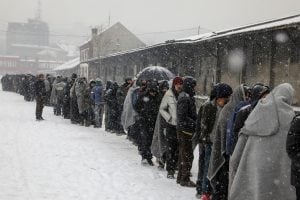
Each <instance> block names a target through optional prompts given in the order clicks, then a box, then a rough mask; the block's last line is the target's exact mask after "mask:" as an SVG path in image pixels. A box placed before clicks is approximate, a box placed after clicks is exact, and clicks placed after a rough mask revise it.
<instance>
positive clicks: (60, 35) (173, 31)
mask: <svg viewBox="0 0 300 200" xmlns="http://www.w3.org/2000/svg"><path fill="white" fill-rule="evenodd" d="M198 29H199V27H194V28H186V29H177V30H169V31H157V32H148V33H138V34H135V35H137V36H142V35H154V34H165V33H175V32H183V31H191V30H198ZM200 29H202V30H209V29H205V28H201V27H200ZM0 32H3V33H16V34H20V35H34V36H39V35H41V36H43V35H44V34H41V33H30V32H29V33H24V32H18V31H7V30H3V29H2V30H1V29H0ZM49 36H51V37H80V38H87V37H89V35H76V34H55V33H54V32H51V33H50V34H49Z"/></svg>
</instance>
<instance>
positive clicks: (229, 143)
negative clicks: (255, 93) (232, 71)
mask: <svg viewBox="0 0 300 200" xmlns="http://www.w3.org/2000/svg"><path fill="white" fill-rule="evenodd" d="M243 89H244V94H245V97H244V99H245V100H244V101H241V102H240V103H238V104H237V106H235V108H234V110H233V112H232V113H231V115H230V117H229V119H228V122H227V130H226V156H228V157H230V156H231V154H232V152H233V149H234V146H235V141H234V132H233V128H234V123H235V120H236V116H237V113H238V112H239V110H240V109H241V108H243V107H245V106H248V105H250V104H251V103H253V101H252V100H251V95H252V88H251V87H249V86H247V85H246V84H243Z"/></svg>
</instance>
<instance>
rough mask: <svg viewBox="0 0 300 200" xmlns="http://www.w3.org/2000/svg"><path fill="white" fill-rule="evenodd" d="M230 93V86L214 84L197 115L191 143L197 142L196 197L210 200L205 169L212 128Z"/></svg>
mask: <svg viewBox="0 0 300 200" xmlns="http://www.w3.org/2000/svg"><path fill="white" fill-rule="evenodd" d="M231 95H232V88H231V87H230V86H229V85H227V84H225V83H219V84H216V85H215V86H214V87H213V89H212V91H211V95H210V98H209V100H208V101H207V102H205V103H204V104H203V105H202V106H201V107H200V109H199V112H198V116H197V126H196V133H195V135H194V136H193V143H194V144H199V161H198V179H197V183H196V185H197V187H196V191H197V193H196V197H197V198H199V199H202V200H210V196H211V194H212V189H211V187H210V183H209V180H208V179H207V171H208V166H209V162H210V156H211V149H212V145H213V138H214V135H213V133H214V130H215V128H216V122H217V119H218V117H219V114H220V111H221V110H222V108H223V107H224V106H225V105H226V103H227V102H228V100H229V98H230V96H231Z"/></svg>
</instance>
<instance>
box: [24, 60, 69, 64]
mask: <svg viewBox="0 0 300 200" xmlns="http://www.w3.org/2000/svg"><path fill="white" fill-rule="evenodd" d="M20 61H21V62H34V63H35V62H39V63H56V64H62V63H63V61H57V60H35V59H20Z"/></svg>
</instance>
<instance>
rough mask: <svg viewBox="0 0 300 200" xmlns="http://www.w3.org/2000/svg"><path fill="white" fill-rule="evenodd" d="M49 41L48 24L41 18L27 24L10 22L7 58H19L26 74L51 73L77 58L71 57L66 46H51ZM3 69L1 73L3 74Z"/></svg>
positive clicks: (20, 65)
mask: <svg viewBox="0 0 300 200" xmlns="http://www.w3.org/2000/svg"><path fill="white" fill-rule="evenodd" d="M49 40H50V32H49V27H48V24H47V23H46V22H43V21H42V20H40V18H36V19H29V20H28V22H27V23H18V22H10V23H8V28H7V36H6V54H7V55H6V56H7V57H10V56H17V57H18V58H19V62H18V65H19V66H18V67H19V68H23V69H24V70H21V71H24V72H26V73H40V72H49V73H50V72H51V71H52V70H53V69H54V68H55V67H57V66H59V65H61V64H63V63H64V62H66V61H67V60H69V59H72V58H74V57H75V56H69V52H68V51H67V50H66V48H67V47H66V45H64V46H63V45H61V44H55V45H51V46H50V44H49ZM63 47H64V48H63ZM6 56H3V57H6ZM0 67H3V66H1V65H0ZM3 69H5V68H3ZM3 69H0V71H1V72H3V71H4V70H3ZM19 71H20V70H19ZM9 72H11V70H9Z"/></svg>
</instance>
